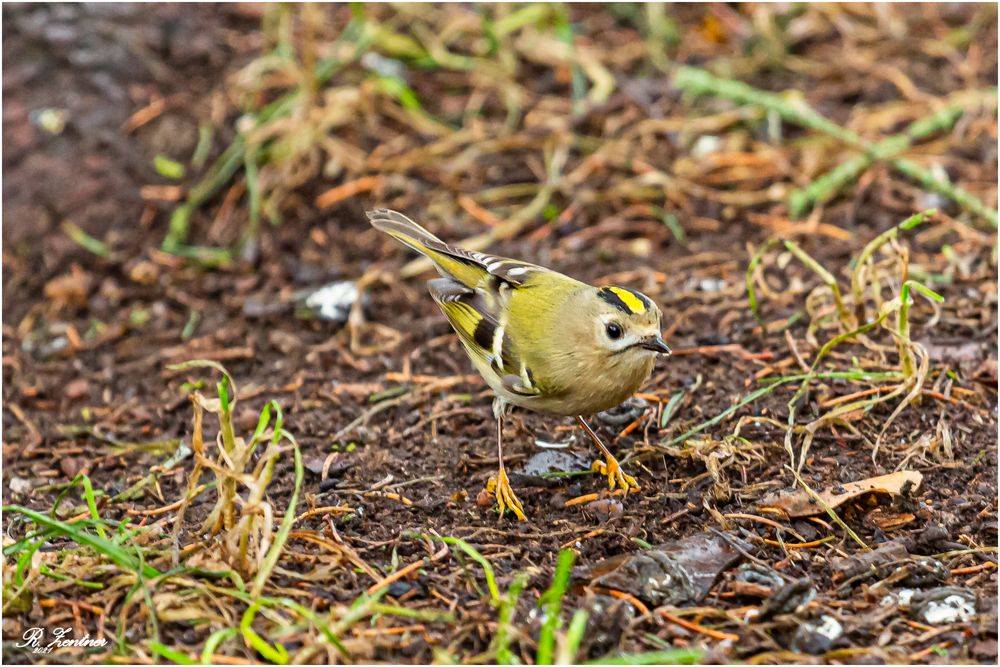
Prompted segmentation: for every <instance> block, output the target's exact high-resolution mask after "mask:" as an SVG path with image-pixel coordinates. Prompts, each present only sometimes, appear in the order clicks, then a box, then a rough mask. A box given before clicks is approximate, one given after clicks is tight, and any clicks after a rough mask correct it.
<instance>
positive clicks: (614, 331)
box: [605, 322, 622, 340]
mask: <svg viewBox="0 0 1000 667" xmlns="http://www.w3.org/2000/svg"><path fill="white" fill-rule="evenodd" d="M605 331H606V332H607V333H608V338H610V339H611V340H618V339H619V338H621V337H622V328H621V325H619V324H616V323H614V322H612V323H611V324H609V325H608V326H607V328H606V329H605Z"/></svg>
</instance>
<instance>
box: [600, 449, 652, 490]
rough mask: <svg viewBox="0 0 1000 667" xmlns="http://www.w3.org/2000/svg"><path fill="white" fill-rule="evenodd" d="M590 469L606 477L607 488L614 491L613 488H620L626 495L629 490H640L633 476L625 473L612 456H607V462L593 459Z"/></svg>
mask: <svg viewBox="0 0 1000 667" xmlns="http://www.w3.org/2000/svg"><path fill="white" fill-rule="evenodd" d="M590 469H591V470H593V471H594V472H596V473H598V474H599V475H604V476H606V477H607V478H608V489H610V490H612V491H614V490H615V488H619V489H622V490H623V491H625V495H628V493H629V491H642V489H641V488H640V487H639V483H638V482H637V481H635V477H633V476H632V475H628V474H626V473H625V472H624V471H623V470H622V467H621V464H619V463H618V459H616V458H615V457H613V456H610V455H609V456H608V457H607V462H604V461H594V463H593V464H591V466H590Z"/></svg>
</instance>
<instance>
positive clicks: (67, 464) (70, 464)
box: [59, 456, 85, 479]
mask: <svg viewBox="0 0 1000 667" xmlns="http://www.w3.org/2000/svg"><path fill="white" fill-rule="evenodd" d="M84 465H85V464H84V460H83V459H81V458H79V457H76V456H66V457H63V458H61V459H59V470H61V471H62V474H64V475H66V477H69V478H70V479H73V478H74V477H76V476H77V475H79V474H80V471H81V470H82V469H83V467H84Z"/></svg>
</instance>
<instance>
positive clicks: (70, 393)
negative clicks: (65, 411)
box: [64, 378, 90, 401]
mask: <svg viewBox="0 0 1000 667" xmlns="http://www.w3.org/2000/svg"><path fill="white" fill-rule="evenodd" d="M64 393H65V394H66V398H68V399H69V400H71V401H75V400H76V399H78V398H83V397H84V396H86V395H87V394H89V393H90V383H89V382H87V381H86V380H85V379H83V378H78V379H76V380H73V381H71V382H69V383H68V384H67V385H66V389H65V390H64Z"/></svg>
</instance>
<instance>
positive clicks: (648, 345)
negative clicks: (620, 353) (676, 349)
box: [639, 336, 670, 354]
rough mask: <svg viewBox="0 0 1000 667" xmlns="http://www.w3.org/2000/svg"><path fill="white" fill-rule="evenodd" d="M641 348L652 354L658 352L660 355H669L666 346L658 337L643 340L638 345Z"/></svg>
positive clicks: (668, 349)
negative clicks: (650, 351)
mask: <svg viewBox="0 0 1000 667" xmlns="http://www.w3.org/2000/svg"><path fill="white" fill-rule="evenodd" d="M639 345H641V346H642V347H643V348H645V349H647V350H652V351H653V352H659V353H660V354H670V348H669V347H667V344H666V343H664V342H663V339H662V338H660V337H659V336H650V337H649V338H644V339H643V341H642V342H641V343H639Z"/></svg>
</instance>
